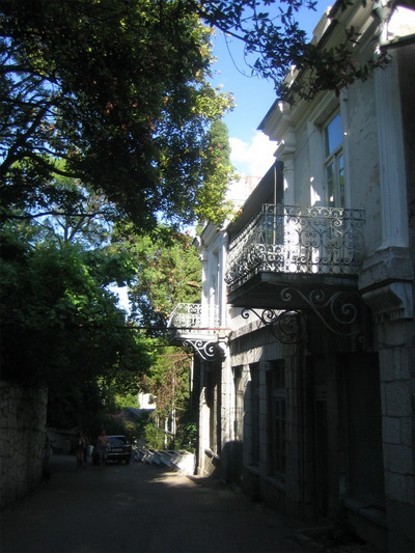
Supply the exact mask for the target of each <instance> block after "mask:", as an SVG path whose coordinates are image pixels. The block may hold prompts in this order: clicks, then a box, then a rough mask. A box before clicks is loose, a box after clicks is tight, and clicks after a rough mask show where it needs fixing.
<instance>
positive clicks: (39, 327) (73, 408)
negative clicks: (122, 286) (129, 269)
mask: <svg viewBox="0 0 415 553" xmlns="http://www.w3.org/2000/svg"><path fill="white" fill-rule="evenodd" d="M26 227H27V225H20V226H19V225H5V227H4V228H3V230H2V232H1V234H0V240H1V255H2V271H1V273H0V314H1V332H2V341H1V350H0V353H1V366H2V378H3V379H9V380H15V381H18V382H21V383H25V384H29V385H31V384H35V383H42V384H44V385H46V386H47V387H48V388H49V397H50V410H49V413H50V421H49V422H50V423H51V424H56V425H63V424H65V426H73V425H75V423H81V422H82V423H85V420H87V419H88V418H89V417H91V416H93V415H96V414H98V412H99V410H100V409H101V408H104V406H105V404H108V403H109V401H110V398H111V396H112V395H113V394H114V393H115V391H118V392H122V393H125V392H131V391H135V392H136V391H137V390H138V375H140V374H141V373H144V372H145V371H146V370H147V368H148V367H149V365H150V355H149V352H148V344H147V342H146V341H145V340H143V339H142V338H141V337H140V336H139V335H138V334H137V333H136V332H133V331H131V330H128V329H126V325H125V316H124V313H123V312H122V311H121V310H120V309H119V308H117V306H116V298H115V296H114V295H113V294H112V293H111V292H109V291H108V290H107V289H106V288H105V286H104V285H103V282H102V279H101V278H100V276H101V271H100V270H98V268H99V265H100V263H99V260H98V258H99V255H98V253H99V252H95V256H94V263H93V264H91V263H89V261H90V252H85V251H84V250H82V248H81V247H80V246H79V245H76V244H71V243H69V242H66V243H64V244H62V245H61V246H57V245H56V244H55V243H48V242H41V243H38V242H37V241H36V233H35V231H34V230H33V228H30V229H27V228H26ZM28 236H30V239H31V240H30V242H29V241H28ZM101 261H102V264H104V265H105V264H107V263H108V252H105V253H104V254H103V256H102V260H101ZM107 280H108V273H107ZM105 284H106V282H105Z"/></svg>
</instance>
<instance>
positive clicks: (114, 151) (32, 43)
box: [0, 0, 230, 228]
mask: <svg viewBox="0 0 415 553" xmlns="http://www.w3.org/2000/svg"><path fill="white" fill-rule="evenodd" d="M189 7H190V4H188V5H186V3H183V2H182V0H172V1H169V2H151V1H149V0H117V1H116V2H114V1H113V0H100V1H97V2H91V1H90V0H61V1H59V2H53V1H48V0H9V1H7V2H2V3H1V6H0V63H1V67H2V71H1V72H0V85H1V86H0V89H1V97H2V120H1V124H0V144H1V152H0V153H1V156H0V159H1V163H0V182H1V195H2V201H3V216H10V215H11V214H13V211H10V210H16V209H19V210H22V211H23V212H24V213H25V214H26V215H27V216H29V215H33V213H34V212H35V211H41V210H43V209H46V210H47V209H48V208H49V206H50V204H51V202H55V203H57V204H58V205H59V206H60V207H61V209H62V210H64V209H65V207H67V206H68V201H69V199H70V196H71V194H70V191H69V190H67V189H65V188H62V187H57V186H56V175H62V176H67V177H76V178H78V179H80V181H81V182H82V183H84V185H85V186H88V187H89V188H90V189H92V190H94V191H95V192H96V193H97V194H98V195H104V196H105V197H106V199H107V200H108V201H110V202H111V203H112V204H113V205H116V206H117V208H118V211H119V213H121V214H127V215H128V216H129V217H131V218H132V219H133V220H134V222H135V223H136V224H137V225H138V226H139V227H141V228H144V227H150V226H152V225H154V224H155V223H156V220H157V216H158V214H159V213H160V212H162V213H163V214H164V217H165V220H166V221H167V220H170V221H175V220H183V221H189V220H191V219H192V218H193V205H194V201H195V196H196V194H197V191H198V190H199V189H200V187H201V186H202V180H201V170H202V157H201V148H202V144H203V140H204V135H205V132H206V129H207V128H208V127H209V123H210V121H211V120H215V119H217V118H218V117H221V115H222V114H223V113H224V111H225V110H226V109H228V107H229V106H230V100H229V98H228V97H227V96H226V95H223V94H220V93H218V92H217V91H216V90H215V89H213V88H212V87H211V86H210V85H209V83H208V81H207V76H208V73H209V67H210V61H211V54H210V31H209V29H207V28H206V27H204V26H203V25H202V24H201V23H200V19H199V17H198V15H197V13H196V11H195V10H194V9H189ZM69 203H70V202H69ZM71 212H72V214H73V210H71Z"/></svg>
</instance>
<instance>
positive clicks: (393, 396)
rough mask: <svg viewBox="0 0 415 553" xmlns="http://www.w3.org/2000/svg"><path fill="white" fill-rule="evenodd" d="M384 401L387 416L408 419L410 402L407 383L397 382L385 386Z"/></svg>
mask: <svg viewBox="0 0 415 553" xmlns="http://www.w3.org/2000/svg"><path fill="white" fill-rule="evenodd" d="M385 399H386V415H387V416H390V417H409V416H410V415H411V402H410V394H409V383H408V382H406V381H399V382H390V383H388V384H386V386H385Z"/></svg>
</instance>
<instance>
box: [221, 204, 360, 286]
mask: <svg viewBox="0 0 415 553" xmlns="http://www.w3.org/2000/svg"><path fill="white" fill-rule="evenodd" d="M363 225H364V211H363V210H359V209H345V208H330V207H320V206H314V207H298V206H287V205H280V204H263V206H262V210H261V212H260V213H258V215H256V216H255V217H254V218H253V219H252V220H251V222H250V223H248V225H247V226H246V227H245V228H244V229H243V230H242V231H241V232H240V234H239V235H237V236H236V237H235V238H234V239H233V240H232V241H231V243H230V248H229V255H228V264H227V271H226V275H225V281H226V283H227V284H228V286H229V288H230V289H231V290H233V289H235V288H237V287H238V286H240V285H241V284H242V283H243V282H245V281H246V280H248V279H249V278H251V277H252V276H254V275H255V274H257V273H261V272H272V273H282V274H296V273H301V274H316V275H337V276H343V275H355V274H357V273H358V271H359V268H360V266H361V262H362V258H363V232H362V229H363Z"/></svg>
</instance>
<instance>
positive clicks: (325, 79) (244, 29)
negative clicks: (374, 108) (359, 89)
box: [189, 0, 394, 101]
mask: <svg viewBox="0 0 415 553" xmlns="http://www.w3.org/2000/svg"><path fill="white" fill-rule="evenodd" d="M189 1H190V3H191V4H192V5H193V6H194V9H195V10H197V11H198V13H199V14H200V16H201V17H202V18H203V20H204V21H206V22H207V23H209V24H210V25H212V26H214V27H216V28H218V29H220V30H221V31H223V32H224V33H225V34H227V35H230V36H232V37H234V38H236V39H239V40H240V41H242V42H243V43H244V46H245V55H246V61H247V64H248V66H250V67H251V69H252V72H253V73H254V74H257V75H259V76H261V77H264V78H267V79H270V80H271V81H273V83H274V85H275V90H276V93H277V97H279V98H281V99H284V100H287V101H292V100H293V98H294V97H295V95H298V96H299V97H300V98H305V99H311V98H312V97H313V96H314V95H315V94H316V93H317V92H318V91H320V90H334V91H336V92H337V93H338V92H339V91H340V89H341V88H343V87H345V86H347V85H349V84H351V83H353V82H354V81H356V80H365V79H367V78H368V76H369V74H370V73H371V72H372V71H373V70H374V69H376V68H377V67H384V66H385V64H386V63H387V54H386V52H385V51H380V52H376V53H375V54H374V55H372V54H370V57H368V58H364V59H361V60H356V57H355V56H354V50H355V46H356V42H358V40H359V35H358V34H357V33H356V31H355V29H354V28H353V27H350V28H348V29H346V31H345V33H344V36H343V37H342V38H340V42H339V43H338V44H336V45H335V46H334V47H330V48H329V47H327V45H324V46H322V45H320V44H313V43H310V42H309V41H308V39H307V36H306V33H305V31H304V30H303V29H301V27H300V25H299V23H298V21H297V15H298V14H299V12H300V10H304V9H305V10H315V9H316V5H317V2H316V1H315V0H228V1H223V0H202V1H200V2H199V1H196V0H189ZM368 2H371V3H373V5H374V7H376V6H378V4H379V3H378V2H377V1H376V0H337V1H336V2H335V3H334V6H333V8H332V9H331V12H330V16H329V17H330V21H331V26H332V27H334V26H335V25H336V22H337V18H338V16H339V14H341V13H342V12H343V11H344V10H345V9H347V8H348V7H349V6H350V5H351V4H361V5H363V6H365V5H366V4H367V3H368ZM393 4H394V3H392V2H390V3H389V4H388V9H391V8H393ZM381 23H382V22H381ZM293 66H294V67H295V69H296V72H297V73H298V74H299V78H297V79H296V80H295V81H294V82H290V83H287V82H286V77H287V75H288V74H289V72H290V69H291V68H292V67H293Z"/></svg>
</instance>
